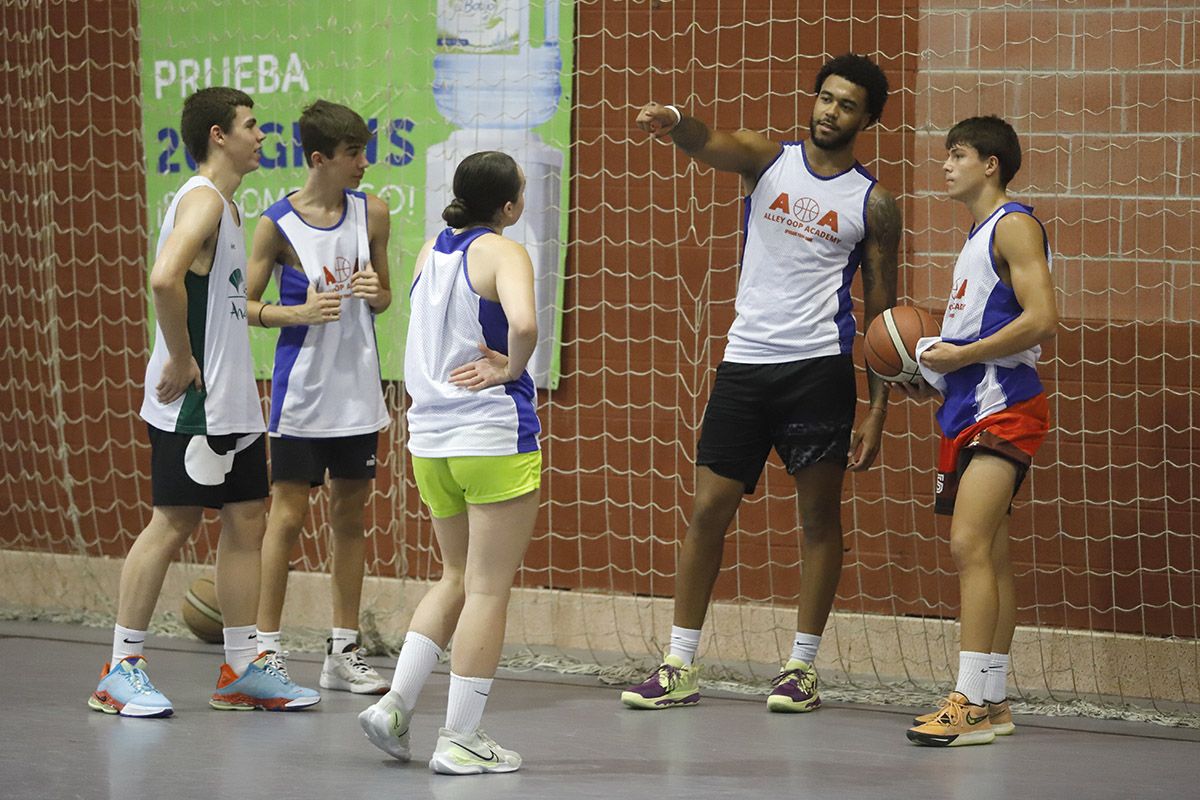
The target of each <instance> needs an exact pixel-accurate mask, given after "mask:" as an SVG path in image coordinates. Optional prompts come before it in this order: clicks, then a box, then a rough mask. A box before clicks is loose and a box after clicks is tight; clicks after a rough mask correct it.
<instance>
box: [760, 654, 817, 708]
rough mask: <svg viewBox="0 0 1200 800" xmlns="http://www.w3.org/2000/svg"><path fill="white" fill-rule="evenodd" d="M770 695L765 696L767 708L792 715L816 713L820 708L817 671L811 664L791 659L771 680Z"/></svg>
mask: <svg viewBox="0 0 1200 800" xmlns="http://www.w3.org/2000/svg"><path fill="white" fill-rule="evenodd" d="M771 686H772V689H771V694H770V695H768V696H767V708H769V709H770V710H771V711H783V712H789V713H793V714H797V713H801V712H804V711H816V710H817V709H818V708H820V707H821V695H820V694H818V693H817V670H816V668H815V667H813V665H812V664H806V663H804V662H803V661H800V660H799V659H795V658H793V659H791V660H789V661H788V662H787V663H786V664H784V665H783V671H782V672H780V673H779V674H778V675H776V676H775V677H774V678H773V679H772V680H771Z"/></svg>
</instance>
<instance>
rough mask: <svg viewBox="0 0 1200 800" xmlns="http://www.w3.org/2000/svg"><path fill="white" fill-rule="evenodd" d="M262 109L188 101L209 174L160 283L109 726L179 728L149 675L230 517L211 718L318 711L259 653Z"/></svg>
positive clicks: (193, 189)
mask: <svg viewBox="0 0 1200 800" xmlns="http://www.w3.org/2000/svg"><path fill="white" fill-rule="evenodd" d="M253 107H254V101H253V100H251V99H250V97H249V96H248V95H246V94H245V93H243V92H240V91H237V90H234V89H229V88H225V87H210V88H207V89H201V90H200V91H198V92H196V93H194V94H192V95H191V96H190V97H188V99H187V100H186V101H185V102H184V105H183V114H182V120H181V124H180V129H181V131H182V134H183V141H184V144H185V146H186V147H187V151H188V153H189V155H191V156H192V158H193V159H194V160H195V162H196V163H197V164H198V168H197V175H196V176H195V177H193V178H191V179H189V180H188V181H187V182H186V183H185V184H184V186H183V188H182V189H181V190H180V192H179V193H178V194H177V195H176V197H175V199H174V201H173V202H172V203H171V206H170V208H169V209H168V212H167V215H166V218H165V219H164V222H163V233H162V237H161V239H160V241H159V245H158V252H157V255H156V257H155V260H154V266H153V269H152V270H151V272H150V290H151V294H152V296H153V301H154V312H155V317H156V322H157V330H156V337H155V341H154V351H153V353H152V354H151V357H150V364H149V365H148V368H147V373H146V376H147V380H146V385H145V399H144V402H143V404H142V418H143V419H145V420H146V422H147V424H148V426H149V434H150V449H151V467H150V481H151V487H152V492H153V504H154V508H153V513H152V515H151V518H150V523H149V524H148V525H147V526H146V528H145V530H143V531H142V533H141V535H139V536H138V538H137V539H136V540H135V541H134V543H133V546H132V547H131V548H130V550H129V555H128V556H127V557H126V559H125V564H124V566H123V567H122V569H121V585H120V594H119V596H118V600H117V624H116V626H115V628H114V631H113V651H112V660H111V661H110V662H109V664H106V665H105V666H104V669H103V670H102V672H101V676H100V677H101V680H100V683H99V685H98V686H97V687H96V691H95V692H93V693H92V696H91V697H90V698H89V699H88V705H89V706H90V707H91V708H93V709H94V710H96V711H102V712H104V713H106V714H119V715H121V716H127V717H166V716H170V715H171V714H172V712H173V708H172V705H171V702H170V701H169V700H168V699H167V698H166V696H165V695H163V693H162V692H160V691H158V690H157V689H156V688H155V687H154V685H153V684H152V683H151V682H150V679H149V677H148V675H147V674H146V660H145V658H144V657H143V655H142V654H143V651H144V643H145V639H146V632H147V629H148V628H149V625H150V617H151V615H152V614H153V612H154V606H155V604H156V603H157V602H158V595H159V593H160V592H161V590H162V583H163V579H164V578H165V577H166V573H167V568H168V566H169V565H170V562H171V559H172V558H173V557H174V556H175V555H176V554H177V553H178V552H179V549H180V547H182V546H183V544H184V543H185V542H186V541H187V539H188V537H190V536H191V534H192V533H193V531H195V530H196V528H197V526H198V525H199V524H200V520H201V517H202V515H203V513H204V509H205V508H213V509H218V510H219V511H220V514H221V537H220V540H219V542H218V544H217V572H216V583H217V600H218V602H219V603H220V606H221V611H222V616H223V619H224V625H225V631H224V634H225V661H226V663H225V664H224V665H222V667H221V670H220V674H219V677H218V680H217V689H216V692H214V693H213V695H212V699H211V700H210V705H212V706H213V707H214V708H218V709H244V708H256V707H257V708H270V709H274V710H281V709H284V708H301V707H304V706H307V705H311V704H312V703H314V702H316V700H317V699H319V698H318V697H316V693H315V692H310V693H305V692H303V691H300V690H298V689H297V687H295V686H294V684H291V683H290V681H287V680H286V674H283V675H281V674H280V671H279V670H278V669H277V668H276V665H275V663H274V661H273V656H271V655H270V654H268V653H262V652H260V651H259V648H258V643H257V640H256V636H255V628H254V616H255V612H256V610H257V605H258V582H259V572H260V569H261V567H260V551H261V548H262V537H263V529H264V522H265V510H266V509H265V505H264V499H265V498H266V496H267V464H266V447H265V443H264V437H263V429H264V426H263V420H262V412H261V409H260V408H259V406H258V400H257V398H258V394H257V390H256V387H255V383H254V372H253V365H252V363H251V360H250V344H249V337H248V334H247V327H246V299H245V286H246V278H245V272H246V256H245V240H244V238H243V232H242V231H243V229H242V218H241V213H240V212H239V211H238V208H237V206H236V205H235V204H234V202H233V193H234V192H235V191H236V190H237V188H238V186H239V185H241V182H242V178H243V177H244V176H245V175H247V174H248V173H250V172H253V171H254V170H256V169H258V163H259V156H260V152H261V149H262V141H263V138H264V137H263V133H262V131H261V130H260V129H259V126H258V120H256V119H255V117H254V112H253V110H252V109H253Z"/></svg>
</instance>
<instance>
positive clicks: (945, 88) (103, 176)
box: [0, 0, 1200, 636]
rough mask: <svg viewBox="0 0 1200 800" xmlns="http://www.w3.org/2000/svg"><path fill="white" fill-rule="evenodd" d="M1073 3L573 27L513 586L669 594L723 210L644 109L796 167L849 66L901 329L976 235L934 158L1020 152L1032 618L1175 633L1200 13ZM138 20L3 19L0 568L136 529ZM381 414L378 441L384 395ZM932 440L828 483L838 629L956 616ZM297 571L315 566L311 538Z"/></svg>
mask: <svg viewBox="0 0 1200 800" xmlns="http://www.w3.org/2000/svg"><path fill="white" fill-rule="evenodd" d="M1062 5H1063V9H1062V10H1055V9H1054V7H1053V5H1052V4H1050V3H1042V2H1039V3H1034V4H1031V5H1029V6H1028V7H1027V8H1024V7H1023V8H1022V9H1021V10H1011V9H1010V10H1006V11H996V12H981V11H979V8H978V3H975V2H972V3H951V2H944V1H941V0H940V1H939V2H936V3H925V4H921V3H917V2H898V1H897V2H881V3H878V4H877V6H875V7H874V8H872V9H870V10H869V11H863V8H862V5H861V4H854V6H853V13H852V6H851V4H850V3H849V2H826V3H823V4H822V5H821V11H820V12H819V13H813V14H811V15H803V14H802V15H801V17H800V18H799V19H790V17H791V16H793V14H794V7H795V6H794V4H792V5H788V4H781V3H771V2H767V1H766V0H756V1H753V2H746V3H741V4H738V5H737V7H736V8H732V7H730V6H729V4H725V6H724V8H723V9H721V10H718V4H717V3H716V2H715V0H709V2H699V3H696V4H694V5H688V4H683V3H678V2H677V3H667V4H661V5H659V6H658V7H657V8H650V7H649V4H643V3H610V2H588V3H582V4H581V5H580V6H579V8H578V11H577V17H576V19H577V28H578V34H577V76H576V80H575V87H574V88H575V100H576V106H577V110H576V114H575V122H574V125H575V139H576V144H575V147H574V148H573V152H572V158H573V162H574V175H573V189H572V191H573V198H572V215H571V248H570V251H569V256H568V258H569V264H568V270H569V277H568V281H567V289H566V292H567V318H566V327H565V331H564V339H565V341H566V343H567V344H566V348H565V350H564V355H563V358H564V365H565V370H566V375H565V377H564V380H563V382H562V388H561V389H560V390H558V391H556V392H555V393H554V394H553V395H551V396H549V397H548V398H543V399H544V400H545V402H544V403H543V407H542V417H543V422H544V426H545V429H546V433H547V440H546V442H547V443H546V456H547V467H548V469H547V479H546V485H545V494H544V496H545V500H546V501H545V503H544V508H543V514H542V517H541V519H540V521H539V527H538V533H537V538H536V540H535V542H534V544H533V546H532V547H531V549H530V554H529V558H528V560H527V567H526V569H525V571H524V574H523V576H522V582H523V583H524V584H525V585H528V586H537V585H546V586H555V587H559V588H573V589H588V590H612V591H617V592H634V593H639V594H654V595H668V594H670V592H671V591H672V589H673V585H672V580H673V575H674V571H675V550H676V541H677V539H678V538H679V537H681V536H682V533H683V530H684V529H685V527H686V521H687V515H688V513H689V512H690V507H691V492H692V487H693V468H692V465H691V456H692V452H693V448H694V442H695V438H696V434H697V431H698V426H699V422H700V418H701V415H702V413H703V408H704V402H705V399H706V396H707V393H708V390H709V387H710V379H711V374H712V368H713V366H714V365H715V364H716V362H717V361H718V360H719V358H720V354H721V352H722V350H723V347H724V334H725V331H726V329H727V327H728V325H729V322H730V321H731V319H732V300H733V296H734V292H735V289H736V280H737V271H736V264H737V257H738V249H739V246H740V239H739V231H738V228H739V223H740V219H741V205H740V197H739V195H740V192H739V189H738V185H737V181H736V179H735V178H734V177H732V176H728V175H723V174H717V173H715V172H713V171H712V170H708V169H706V168H700V167H697V166H696V165H694V164H690V163H689V162H688V161H687V159H684V158H681V157H680V156H679V155H678V154H677V153H676V152H675V151H674V149H673V148H671V147H669V146H667V145H663V144H655V143H652V142H649V141H647V140H646V139H645V137H644V135H642V134H640V133H639V132H637V131H636V130H634V129H633V128H632V126H631V120H632V117H633V113H634V109H635V108H636V107H637V106H638V105H640V104H641V103H643V102H644V101H646V100H647V99H650V98H654V99H658V100H663V101H668V100H669V101H673V102H675V103H677V104H678V105H680V106H681V107H683V108H686V109H687V110H688V112H689V113H693V114H695V115H697V116H700V117H702V118H704V119H706V120H708V121H709V122H710V123H712V124H714V125H715V126H717V127H720V128H724V129H732V128H736V127H747V128H752V129H756V130H762V131H767V132H769V133H770V134H771V135H773V136H776V137H778V138H780V139H784V138H800V137H802V136H803V135H804V124H805V122H806V118H807V115H808V113H809V109H810V105H811V98H810V95H809V94H808V93H809V92H810V91H811V83H812V79H813V76H814V74H815V72H816V70H817V69H818V68H819V66H820V64H821V63H822V61H823V60H824V58H825V54H830V53H839V52H843V51H845V50H848V49H854V50H856V51H859V52H865V53H869V54H872V55H873V56H875V57H877V58H878V59H879V61H880V63H881V64H882V65H883V66H884V68H885V70H886V71H887V73H888V76H889V78H890V79H891V81H892V84H893V87H894V88H895V89H896V90H897V91H896V92H895V93H894V95H893V97H892V99H891V100H890V102H889V105H888V108H887V111H886V112H885V115H884V118H883V120H882V123H881V125H879V126H877V127H876V128H875V129H873V130H872V132H871V133H869V134H867V135H865V136H863V137H862V138H861V140H860V144H861V150H860V157H861V159H862V160H863V161H864V162H865V163H866V164H867V165H868V167H869V168H871V169H873V170H874V171H875V172H876V174H877V175H879V177H880V178H881V180H882V181H883V183H884V184H885V185H886V186H888V187H890V188H891V189H892V190H893V191H895V192H897V193H900V194H901V196H902V202H903V207H904V213H905V219H906V222H907V228H908V230H909V231H910V235H909V236H908V238H907V239H906V241H905V244H904V248H905V257H904V260H905V263H906V265H907V267H906V269H905V270H904V273H903V275H902V280H901V293H902V295H904V296H906V297H907V298H908V299H909V300H910V301H913V302H918V303H921V304H924V305H927V306H929V307H931V308H939V307H940V305H941V298H942V296H943V294H944V291H945V286H946V283H947V280H948V270H949V267H950V265H951V264H952V261H953V256H954V254H955V253H956V252H957V249H958V247H959V246H960V243H961V237H962V231H963V229H964V227H965V226H966V224H967V222H968V221H967V220H966V218H965V215H964V213H963V212H962V210H961V209H958V208H955V207H954V206H952V205H951V204H949V203H947V202H946V201H944V200H943V199H941V198H940V197H938V196H937V193H938V191H939V188H940V185H939V183H938V170H937V166H936V165H937V163H938V162H939V161H940V159H941V157H942V150H941V135H942V133H943V132H944V130H945V129H946V128H947V127H948V126H949V124H951V123H952V122H953V121H954V120H955V119H957V118H959V117H962V116H968V115H972V114H976V113H983V112H995V113H1001V114H1003V115H1005V116H1007V117H1008V118H1010V119H1011V120H1012V121H1013V122H1014V124H1016V126H1017V128H1018V130H1019V131H1020V132H1021V133H1022V134H1023V143H1024V145H1025V148H1026V153H1027V161H1026V166H1025V168H1024V169H1023V170H1022V173H1021V174H1020V175H1019V176H1018V178H1017V180H1016V181H1015V182H1014V184H1013V187H1012V188H1013V190H1014V192H1015V194H1017V195H1018V196H1021V197H1023V198H1029V199H1030V200H1031V201H1032V202H1033V204H1034V205H1035V206H1036V207H1037V210H1038V213H1039V214H1040V215H1041V216H1042V218H1043V219H1044V220H1045V221H1046V222H1047V226H1048V229H1049V231H1050V234H1051V236H1052V239H1053V242H1054V248H1055V253H1056V262H1055V275H1056V282H1057V285H1058V287H1059V289H1060V290H1061V294H1060V305H1061V308H1062V310H1063V313H1064V325H1063V330H1062V332H1061V334H1060V335H1059V337H1058V339H1057V341H1056V342H1055V343H1054V345H1052V346H1051V347H1050V348H1048V350H1047V357H1048V358H1047V361H1046V364H1047V366H1046V369H1045V375H1046V377H1047V379H1048V384H1049V388H1050V389H1051V392H1052V395H1051V402H1052V408H1053V410H1054V413H1055V417H1056V420H1057V423H1058V431H1057V434H1056V436H1055V437H1054V438H1053V439H1052V440H1051V442H1050V443H1049V444H1048V446H1047V448H1046V450H1045V451H1044V453H1043V454H1042V456H1041V457H1040V458H1039V465H1038V466H1037V468H1035V470H1034V471H1033V473H1032V477H1031V481H1030V484H1031V485H1030V487H1029V488H1026V489H1024V490H1023V492H1022V495H1021V497H1020V498H1019V502H1018V504H1017V507H1016V512H1015V515H1014V519H1013V534H1014V539H1015V542H1014V555H1015V558H1016V561H1017V562H1018V569H1019V571H1020V572H1021V577H1020V583H1021V597H1022V601H1021V602H1022V606H1023V608H1022V612H1021V621H1022V622H1026V623H1038V624H1043V625H1071V626H1075V627H1088V628H1097V629H1105V630H1127V631H1138V632H1140V631H1145V632H1148V633H1152V634H1156V635H1165V634H1174V635H1182V636H1194V635H1196V633H1197V630H1196V617H1195V613H1194V608H1195V606H1196V600H1197V598H1196V591H1197V576H1198V575H1200V569H1198V568H1197V551H1196V544H1195V543H1196V540H1197V537H1196V533H1197V514H1198V511H1200V509H1198V508H1197V504H1196V500H1195V498H1194V494H1195V492H1194V486H1195V485H1196V478H1197V474H1196V466H1195V464H1196V448H1197V440H1196V434H1195V433H1194V431H1195V429H1196V420H1197V418H1198V416H1200V408H1198V407H1197V402H1196V399H1195V397H1196V395H1195V393H1194V391H1192V389H1191V385H1192V383H1193V382H1194V380H1195V377H1194V376H1195V372H1196V367H1197V359H1196V356H1195V355H1194V354H1195V353H1196V351H1197V344H1200V343H1198V342H1197V341H1196V334H1195V329H1196V315H1197V311H1196V309H1197V307H1198V305H1200V304H1198V302H1197V301H1198V300H1200V288H1198V287H1200V276H1198V275H1197V274H1196V266H1195V263H1194V260H1193V258H1194V257H1193V255H1192V254H1193V253H1194V250H1195V248H1194V245H1195V236H1194V234H1193V233H1192V227H1193V226H1192V224H1191V217H1192V216H1193V215H1194V212H1195V210H1196V200H1195V197H1196V194H1197V193H1196V186H1195V177H1194V173H1195V159H1196V136H1195V133H1194V131H1195V128H1196V124H1195V117H1194V114H1195V112H1194V110H1193V109H1194V108H1196V107H1197V106H1196V99H1197V81H1196V75H1197V56H1196V46H1197V42H1196V35H1195V30H1196V25H1195V22H1196V20H1195V16H1196V13H1195V11H1193V10H1179V11H1175V10H1167V11H1164V10H1162V8H1161V7H1160V6H1148V7H1146V8H1145V9H1142V8H1141V7H1139V6H1136V5H1135V6H1133V7H1131V8H1129V9H1126V10H1120V11H1112V10H1100V11H1092V10H1085V9H1079V8H1076V5H1078V4H1072V3H1064V4H1062ZM134 9H135V6H134V5H133V4H130V3H109V4H97V3H89V4H80V5H79V6H78V7H75V11H73V12H72V13H71V14H70V15H68V14H67V13H66V11H65V5H62V4H59V5H47V4H29V5H27V6H24V7H21V8H17V9H13V8H12V7H10V6H5V7H4V10H3V12H0V13H3V15H4V18H3V22H4V28H5V30H6V31H11V32H15V33H14V36H13V37H12V38H11V40H10V44H8V45H6V57H5V62H4V67H3V73H2V74H3V81H4V94H5V97H6V98H8V102H7V103H6V104H5V110H4V112H3V113H4V126H5V133H6V136H4V137H2V139H3V140H2V141H0V154H2V156H3V159H4V163H5V165H6V169H5V170H4V177H3V179H0V180H3V183H0V192H2V197H0V199H2V200H3V201H4V204H5V207H6V208H9V209H21V211H20V212H19V213H17V212H10V213H8V214H7V215H6V216H5V218H4V220H3V226H2V227H0V237H2V247H0V274H2V275H3V281H0V302H2V303H3V308H2V312H3V322H0V325H2V327H3V332H4V345H3V347H4V348H5V357H4V358H3V360H2V361H0V435H2V438H3V443H4V444H3V447H2V448H0V453H2V456H0V457H2V458H3V474H0V497H3V498H4V500H5V502H3V503H0V544H3V545H5V546H16V547H34V548H38V549H45V550H55V551H59V552H86V553H91V554H98V553H108V554H119V553H121V552H123V551H124V550H125V549H126V548H127V547H128V544H129V541H130V540H131V536H132V535H133V534H134V533H136V531H138V530H140V528H141V526H142V525H143V524H144V521H145V519H146V515H147V512H148V509H147V501H148V494H149V492H148V469H147V464H148V458H147V456H148V453H147V449H146V446H145V438H144V434H143V432H142V430H141V424H140V423H139V422H138V420H137V418H136V413H135V410H136V408H137V406H138V404H139V403H140V389H141V387H140V383H141V375H142V370H143V368H144V367H143V364H144V359H145V357H146V354H147V337H146V327H145V310H144V304H145V297H144V290H143V286H144V269H145V264H144V258H143V253H144V251H145V241H144V236H145V233H144V230H145V209H144V202H143V199H142V191H143V179H144V176H143V172H142V170H143V166H142V159H143V153H142V144H141V136H140V118H139V106H138V102H137V98H138V96H139V93H140V89H139V85H138V78H137V70H136V59H137V43H136V14H135V10H134ZM785 16H786V17H789V20H784V19H781V18H782V17H785ZM768 22H770V24H767V23H768ZM1109 64H1112V65H1114V67H1115V68H1114V69H1110V68H1109ZM1135 67H1136V68H1135ZM31 201H32V202H31ZM51 353H55V354H57V355H58V358H57V359H51V358H48V354H51ZM389 398H390V402H391V404H392V406H393V408H397V413H399V412H398V406H399V400H398V394H397V393H396V390H395V387H390V388H389ZM931 411H932V409H931V408H928V407H911V408H910V407H908V406H899V405H898V406H895V407H893V409H892V411H891V414H890V416H889V421H888V437H887V439H886V441H885V444H884V451H883V454H882V456H881V458H880V462H879V466H878V467H877V468H876V469H874V470H872V471H871V472H870V473H868V474H866V475H861V476H855V477H853V478H851V479H850V480H848V481H847V491H846V501H847V506H846V516H845V518H846V524H847V530H848V531H849V533H848V536H847V547H848V553H847V565H848V567H847V570H846V573H845V575H844V577H843V581H842V584H841V591H840V599H839V606H840V607H842V608H847V609H863V610H868V611H880V612H886V613H902V614H938V615H944V616H953V614H954V613H955V609H956V604H957V589H956V583H955V580H954V577H953V570H952V563H951V560H950V558H949V552H948V548H947V547H946V545H945V543H944V541H943V539H944V535H945V531H944V529H941V530H939V529H938V528H937V527H936V524H935V522H934V519H933V517H932V515H931V514H930V513H929V502H930V487H931V485H932V460H933V451H934V439H933V426H932V420H931ZM397 428H398V426H397ZM397 428H393V431H395V430H397ZM390 436H391V437H392V438H390V439H389V440H388V441H387V443H386V446H385V448H384V451H385V452H384V453H383V454H382V455H383V458H384V462H383V464H381V479H380V484H379V492H378V493H377V495H376V496H375V502H374V505H373V507H372V509H371V512H370V522H371V524H372V526H373V527H376V528H378V529H380V530H381V535H378V536H376V537H374V539H373V545H372V546H373V547H374V548H375V552H374V553H373V559H374V561H373V570H374V571H375V572H377V573H379V574H389V575H395V574H413V575H425V574H428V572H429V570H430V569H431V568H433V569H436V566H435V564H434V561H433V556H432V550H431V535H430V530H429V525H428V521H427V519H424V518H423V516H422V512H421V511H420V510H419V506H418V504H417V502H416V497H415V494H414V491H413V488H412V486H411V484H410V483H409V482H407V480H406V476H407V471H406V469H405V468H404V466H403V458H402V456H401V455H400V452H399V449H398V442H396V441H395V440H394V436H395V434H394V433H393V434H390ZM793 496H794V492H793V490H792V487H791V482H790V480H789V479H788V477H787V476H786V474H785V473H784V472H783V471H782V469H781V468H780V467H779V466H778V464H777V463H774V462H773V463H772V465H771V466H770V467H769V468H768V471H767V475H766V476H765V480H764V481H763V483H762V484H760V489H759V492H758V494H756V495H755V496H754V497H752V498H750V499H749V500H748V501H747V502H746V503H745V504H744V506H743V510H742V512H741V514H740V516H739V520H738V530H737V532H736V533H735V534H734V535H732V536H731V537H730V540H729V547H728V550H727V560H726V561H727V564H728V565H729V566H728V568H727V569H726V570H725V571H724V572H723V573H722V577H721V579H720V582H719V584H718V589H717V591H718V595H719V596H721V597H724V598H742V599H750V600H767V601H774V602H777V603H780V604H783V605H786V604H788V603H790V602H792V601H793V600H794V599H795V596H796V592H797V586H798V574H799V571H798V569H797V562H798V558H799V541H800V537H799V533H798V531H797V522H796V513H795V510H794V502H793ZM211 535H212V531H211V530H208V531H206V532H205V534H204V536H202V537H201V538H200V540H199V543H198V545H197V547H196V548H195V549H194V551H193V552H192V553H191V554H190V557H201V558H202V557H204V555H205V553H206V552H207V549H208V543H209V542H210V541H211ZM303 555H304V559H305V563H306V564H309V565H317V564H319V563H321V561H322V559H323V558H324V555H325V554H324V550H323V548H322V546H321V545H320V544H319V541H318V539H317V538H311V537H310V538H309V539H307V540H306V541H305V543H304V545H303Z"/></svg>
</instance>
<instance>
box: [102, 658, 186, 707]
mask: <svg viewBox="0 0 1200 800" xmlns="http://www.w3.org/2000/svg"><path fill="white" fill-rule="evenodd" d="M88 707H89V708H91V709H92V710H93V711H100V712H102V713H104V714H119V715H121V716H122V717H169V716H171V714H172V713H173V712H174V709H173V708H171V701H170V700H168V699H167V698H166V695H164V694H163V693H162V692H160V691H159V690H158V689H155V688H154V684H153V683H151V682H150V676H149V675H147V674H146V659H144V658H142V657H141V656H126V657H125V658H123V659H121V660H120V661H118V662H117V665H116V666H115V667H113V668H112V669H109V668H108V664H105V665H104V669H103V670H101V672H100V685H99V686H97V687H96V691H94V692H92V696H91V697H89V698H88Z"/></svg>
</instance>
